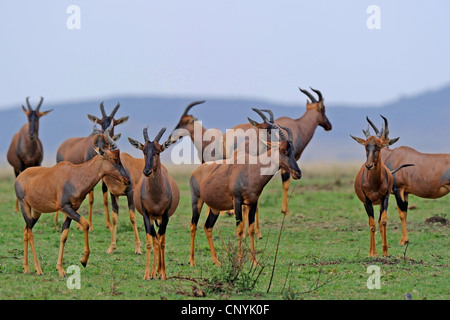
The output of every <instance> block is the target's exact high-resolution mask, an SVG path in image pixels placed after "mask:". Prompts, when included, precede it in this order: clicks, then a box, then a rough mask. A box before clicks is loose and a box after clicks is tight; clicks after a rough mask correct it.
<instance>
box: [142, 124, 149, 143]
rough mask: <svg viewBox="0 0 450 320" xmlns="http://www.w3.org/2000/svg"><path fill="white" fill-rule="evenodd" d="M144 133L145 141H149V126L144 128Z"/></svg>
mask: <svg viewBox="0 0 450 320" xmlns="http://www.w3.org/2000/svg"><path fill="white" fill-rule="evenodd" d="M142 133H143V134H144V141H145V142H149V141H150V139H149V138H148V127H145V128H144V130H142Z"/></svg>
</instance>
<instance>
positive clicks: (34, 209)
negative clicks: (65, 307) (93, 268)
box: [14, 144, 130, 277]
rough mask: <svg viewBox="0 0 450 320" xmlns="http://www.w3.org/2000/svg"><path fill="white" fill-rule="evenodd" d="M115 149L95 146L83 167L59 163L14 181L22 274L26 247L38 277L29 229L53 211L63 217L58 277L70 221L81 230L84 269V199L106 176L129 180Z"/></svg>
mask: <svg viewBox="0 0 450 320" xmlns="http://www.w3.org/2000/svg"><path fill="white" fill-rule="evenodd" d="M116 148H117V146H116V145H115V144H113V145H111V149H110V150H109V149H103V148H100V147H98V146H95V150H96V152H97V153H98V155H97V156H95V157H93V158H92V159H91V160H89V161H87V162H85V163H83V164H79V165H75V164H72V163H70V162H68V161H62V162H59V163H57V164H56V165H55V166H53V167H50V168H47V167H32V168H29V169H27V170H26V171H24V172H22V173H21V174H20V175H19V176H18V177H17V179H16V183H15V185H14V187H15V192H16V196H17V198H18V199H19V203H20V207H21V210H22V214H23V218H24V220H25V228H24V229H23V242H24V260H23V270H24V272H25V273H29V272H30V270H29V267H28V244H29V245H30V247H31V250H32V253H33V258H34V264H35V268H36V273H37V274H38V275H41V274H42V269H41V267H40V265H39V262H38V259H37V255H36V250H35V245H34V236H33V227H34V225H35V224H36V222H37V221H38V220H39V217H40V216H41V214H42V213H48V212H55V211H62V212H64V214H65V219H64V222H63V225H62V233H61V240H60V247H59V254H58V260H57V263H56V269H57V270H58V273H59V276H60V277H63V276H65V272H64V268H63V266H62V264H63V254H64V245H65V242H66V240H67V236H68V233H69V227H70V223H71V222H72V220H75V221H76V222H78V223H79V224H80V225H81V226H82V227H83V230H84V252H83V257H82V258H81V264H82V265H83V266H84V267H86V264H87V262H88V259H89V254H90V249H89V238H88V234H89V222H88V221H87V220H86V219H85V218H83V217H81V216H80V215H79V214H78V213H77V210H78V209H79V207H80V205H81V203H82V202H83V200H84V198H85V197H86V195H87V194H88V193H89V192H90V191H91V190H92V189H93V188H94V186H95V185H96V184H97V183H98V182H99V181H100V180H101V179H102V178H103V177H105V176H109V177H111V178H112V179H116V180H118V181H121V182H123V183H125V184H127V183H129V180H130V179H129V176H128V174H127V172H126V171H125V169H124V168H123V166H122V164H121V162H120V150H118V149H116Z"/></svg>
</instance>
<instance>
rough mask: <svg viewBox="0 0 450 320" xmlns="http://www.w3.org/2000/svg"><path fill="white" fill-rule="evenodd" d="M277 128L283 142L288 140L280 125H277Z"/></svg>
mask: <svg viewBox="0 0 450 320" xmlns="http://www.w3.org/2000/svg"><path fill="white" fill-rule="evenodd" d="M275 127H276V128H277V129H278V132H279V133H280V138H281V141H285V140H287V138H286V135H285V134H284V133H283V130H281V128H280V126H279V125H275Z"/></svg>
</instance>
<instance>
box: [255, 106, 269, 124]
mask: <svg viewBox="0 0 450 320" xmlns="http://www.w3.org/2000/svg"><path fill="white" fill-rule="evenodd" d="M252 110H253V111H255V112H256V113H257V114H259V115H260V117H261V118H262V119H263V121H264V122H269V120H268V119H267V117H266V116H265V115H264V113H262V112H261V110H259V109H256V108H252Z"/></svg>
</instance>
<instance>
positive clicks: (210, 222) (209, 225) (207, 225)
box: [205, 209, 219, 229]
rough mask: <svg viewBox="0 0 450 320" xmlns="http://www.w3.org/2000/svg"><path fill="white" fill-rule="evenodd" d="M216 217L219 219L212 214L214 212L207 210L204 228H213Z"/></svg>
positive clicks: (216, 215)
mask: <svg viewBox="0 0 450 320" xmlns="http://www.w3.org/2000/svg"><path fill="white" fill-rule="evenodd" d="M218 217H219V215H218V214H214V212H213V211H212V210H211V209H209V214H208V218H207V219H206V222H205V228H206V229H211V228H213V227H214V225H215V224H216V221H217V218H218Z"/></svg>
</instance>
